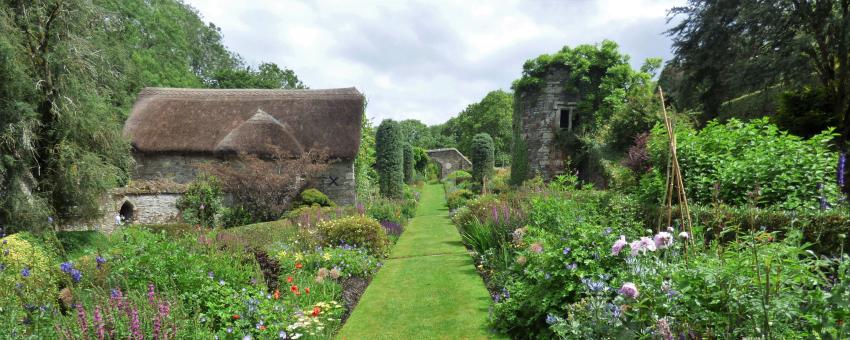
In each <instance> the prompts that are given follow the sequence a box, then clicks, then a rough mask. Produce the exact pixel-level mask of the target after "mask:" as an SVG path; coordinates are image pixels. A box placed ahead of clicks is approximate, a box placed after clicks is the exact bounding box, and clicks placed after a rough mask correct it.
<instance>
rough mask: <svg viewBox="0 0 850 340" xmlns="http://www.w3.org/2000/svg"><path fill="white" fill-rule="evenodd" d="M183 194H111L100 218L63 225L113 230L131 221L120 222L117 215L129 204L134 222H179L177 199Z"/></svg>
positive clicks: (76, 227) (73, 228)
mask: <svg viewBox="0 0 850 340" xmlns="http://www.w3.org/2000/svg"><path fill="white" fill-rule="evenodd" d="M181 195H182V194H178V193H161V194H127V195H120V194H115V195H110V196H109V198H106V199H104V201H103V202H102V203H101V207H100V209H101V214H102V215H103V216H102V217H101V218H100V219H97V220H94V221H85V222H82V221H78V222H71V223H69V224H68V225H65V226H63V227H62V229H63V230H99V231H102V232H107V233H109V232H112V231H114V230H116V229H117V228H120V227H121V225H124V224H125V223H128V222H129V221H122V223H121V224H118V223H117V221H116V218H115V216H116V215H119V213H120V211H121V207H122V206H124V204H129V206H131V207H132V218H133V220H132V223H141V224H162V223H169V222H177V221H178V220H179V214H180V211H178V210H177V200H178V199H179V198H180V196H181Z"/></svg>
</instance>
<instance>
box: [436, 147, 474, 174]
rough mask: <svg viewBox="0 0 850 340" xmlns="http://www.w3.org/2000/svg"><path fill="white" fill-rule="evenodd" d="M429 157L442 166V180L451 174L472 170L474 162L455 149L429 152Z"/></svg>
mask: <svg viewBox="0 0 850 340" xmlns="http://www.w3.org/2000/svg"><path fill="white" fill-rule="evenodd" d="M427 152H428V157H431V159H432V160H434V161H435V162H437V163H438V164H440V178H445V177H446V176H448V175H449V174H450V173H452V172H455V171H458V170H465V171H470V170H472V162H470V161H469V159H467V158H466V156H464V155H463V154H462V153H460V151H458V150H457V149H455V148H449V149H436V150H428V151H427Z"/></svg>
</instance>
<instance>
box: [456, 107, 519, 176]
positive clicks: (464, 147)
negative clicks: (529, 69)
mask: <svg viewBox="0 0 850 340" xmlns="http://www.w3.org/2000/svg"><path fill="white" fill-rule="evenodd" d="M513 108H514V98H513V94H511V93H510V92H505V91H502V90H496V91H491V92H490V93H487V95H486V96H485V97H484V98H483V99H481V101H480V102H478V103H474V104H470V105H469V106H467V107H466V109H465V110H463V111H461V112H460V113H459V114H458V115H457V117H454V118H452V119H449V121H447V122H446V123H445V124H443V125H442V126H440V127H439V129H440V133H441V134H443V135H446V136H450V137H451V138H452V139H453V140H455V141H457V149H458V150H459V151H460V152H461V153H462V154H464V155H471V154H472V152H473V141H474V138H475V136H476V135H478V134H481V133H486V134H488V135H490V136H491V137H492V138H493V141H494V154H495V162H496V164H499V165H501V166H506V165H509V164H511V157H510V152H511V145H512V144H513V140H514V136H513V134H512V133H511V114H512V113H513ZM451 146H453V145H449V144H447V145H439V147H441V148H445V147H451Z"/></svg>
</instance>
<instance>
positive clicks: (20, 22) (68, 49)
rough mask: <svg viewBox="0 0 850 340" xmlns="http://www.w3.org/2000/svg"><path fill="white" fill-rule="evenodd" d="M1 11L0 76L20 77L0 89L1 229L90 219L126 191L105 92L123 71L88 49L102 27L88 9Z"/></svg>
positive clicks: (55, 6)
mask: <svg viewBox="0 0 850 340" xmlns="http://www.w3.org/2000/svg"><path fill="white" fill-rule="evenodd" d="M0 5H2V6H0V29H2V34H0V36H2V37H4V39H3V40H4V41H2V43H0V45H3V48H2V49H0V50H2V52H3V54H5V55H4V56H3V58H2V59H3V60H2V61H0V62H2V63H3V64H4V65H3V67H2V69H8V70H9V73H7V74H8V75H15V76H17V77H21V78H19V79H15V80H13V81H12V82H11V83H9V84H3V85H0V87H3V88H4V89H3V90H2V91H3V92H5V93H4V96H2V97H0V100H2V101H3V104H2V106H4V107H6V110H7V112H8V113H10V114H6V113H5V112H4V114H2V115H0V120H2V126H0V135H2V136H3V138H2V140H0V150H2V154H3V158H4V159H3V165H2V168H3V170H2V171H0V172H4V173H5V174H6V175H5V176H3V183H0V192H2V193H3V195H0V196H4V198H3V199H0V201H2V202H0V223H3V224H7V225H10V224H11V225H13V226H14V227H18V228H38V227H39V226H44V225H45V224H46V222H47V221H46V219H45V220H42V221H34V220H33V218H34V217H37V216H39V215H43V214H49V215H52V216H57V215H58V216H59V217H62V218H74V217H85V216H92V215H96V214H97V213H98V210H99V207H98V204H97V202H98V200H99V198H100V197H101V195H103V194H104V193H105V192H106V190H108V189H110V188H112V187H114V186H115V185H118V184H120V183H123V182H126V180H127V178H128V176H127V170H128V168H129V165H130V157H129V145H128V144H127V142H126V141H125V140H124V139H123V138H122V137H121V134H120V123H119V120H118V117H120V110H119V109H117V108H116V107H115V106H113V105H112V103H113V102H116V101H117V100H114V99H115V98H116V97H117V96H120V95H123V94H122V92H121V89H120V88H115V87H114V86H115V84H120V83H121V82H122V77H123V76H124V74H123V70H124V65H121V64H112V63H111V62H112V61H114V60H116V59H118V58H111V56H109V55H105V54H104V51H102V50H100V49H99V48H98V46H97V45H96V44H95V43H96V42H98V41H105V40H107V36H108V35H109V34H110V27H109V26H108V20H106V18H105V16H104V13H103V12H102V11H101V9H100V8H98V7H97V6H95V5H93V4H92V3H91V2H89V1H63V0H34V1H11V0H7V1H4V2H2V3H0ZM4 83H5V82H4ZM21 85H25V87H24V88H20V87H19V86H21ZM30 89H34V90H30ZM7 95H8V96H7ZM24 223H26V225H24Z"/></svg>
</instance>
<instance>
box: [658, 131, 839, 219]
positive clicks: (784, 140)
mask: <svg viewBox="0 0 850 340" xmlns="http://www.w3.org/2000/svg"><path fill="white" fill-rule="evenodd" d="M652 136H653V137H652V140H651V142H650V147H649V149H650V153H651V157H652V162H653V166H654V167H655V168H656V169H664V168H666V163H667V158H666V157H667V137H666V131H665V130H664V129H663V128H661V127H660V126H658V127H656V128H655V129H654V130H653V133H652ZM834 137H835V134H833V133H832V131H831V130H827V131H825V132H823V133H821V134H819V135H817V136H814V137H812V138H811V139H808V140H804V139H802V138H800V137H796V136H793V135H789V134H788V133H787V132H782V131H779V129H778V128H777V127H776V126H775V125H772V124H770V123H769V122H768V120H767V119H758V120H753V121H751V122H749V123H744V122H741V121H738V120H735V119H732V120H730V121H729V122H727V123H726V124H719V123H717V122H709V123H708V125H707V126H706V127H705V128H703V129H702V130H700V131H695V130H692V129H690V128H687V127H680V128H677V131H676V138H677V142H678V155H679V163H680V164H681V167H682V175H683V177H684V179H685V187H686V189H687V190H688V199H689V200H693V201H694V202H697V203H703V204H708V203H711V202H713V200H714V195H715V194H716V195H717V198H718V199H719V200H721V201H723V202H724V203H727V204H730V205H737V206H740V205H745V204H747V203H748V201H749V200H750V198H749V197H751V196H752V195H748V194H747V193H750V192H756V191H758V193H757V195H756V196H758V202H756V203H757V204H758V205H759V206H767V205H776V206H779V207H782V208H784V209H799V208H805V209H816V208H818V207H819V198H820V197H825V198H826V199H828V200H835V199H836V198H837V197H838V196H837V195H838V188H837V185H836V184H835V178H836V172H835V168H834V164H836V163H837V162H838V155H837V153H836V152H833V151H830V143H831V141H832V140H833V138H834ZM655 176H660V174H658V173H657V172H656V175H655ZM715 186H716V187H717V188H718V189H719V190H718V191H716V192H715Z"/></svg>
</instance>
